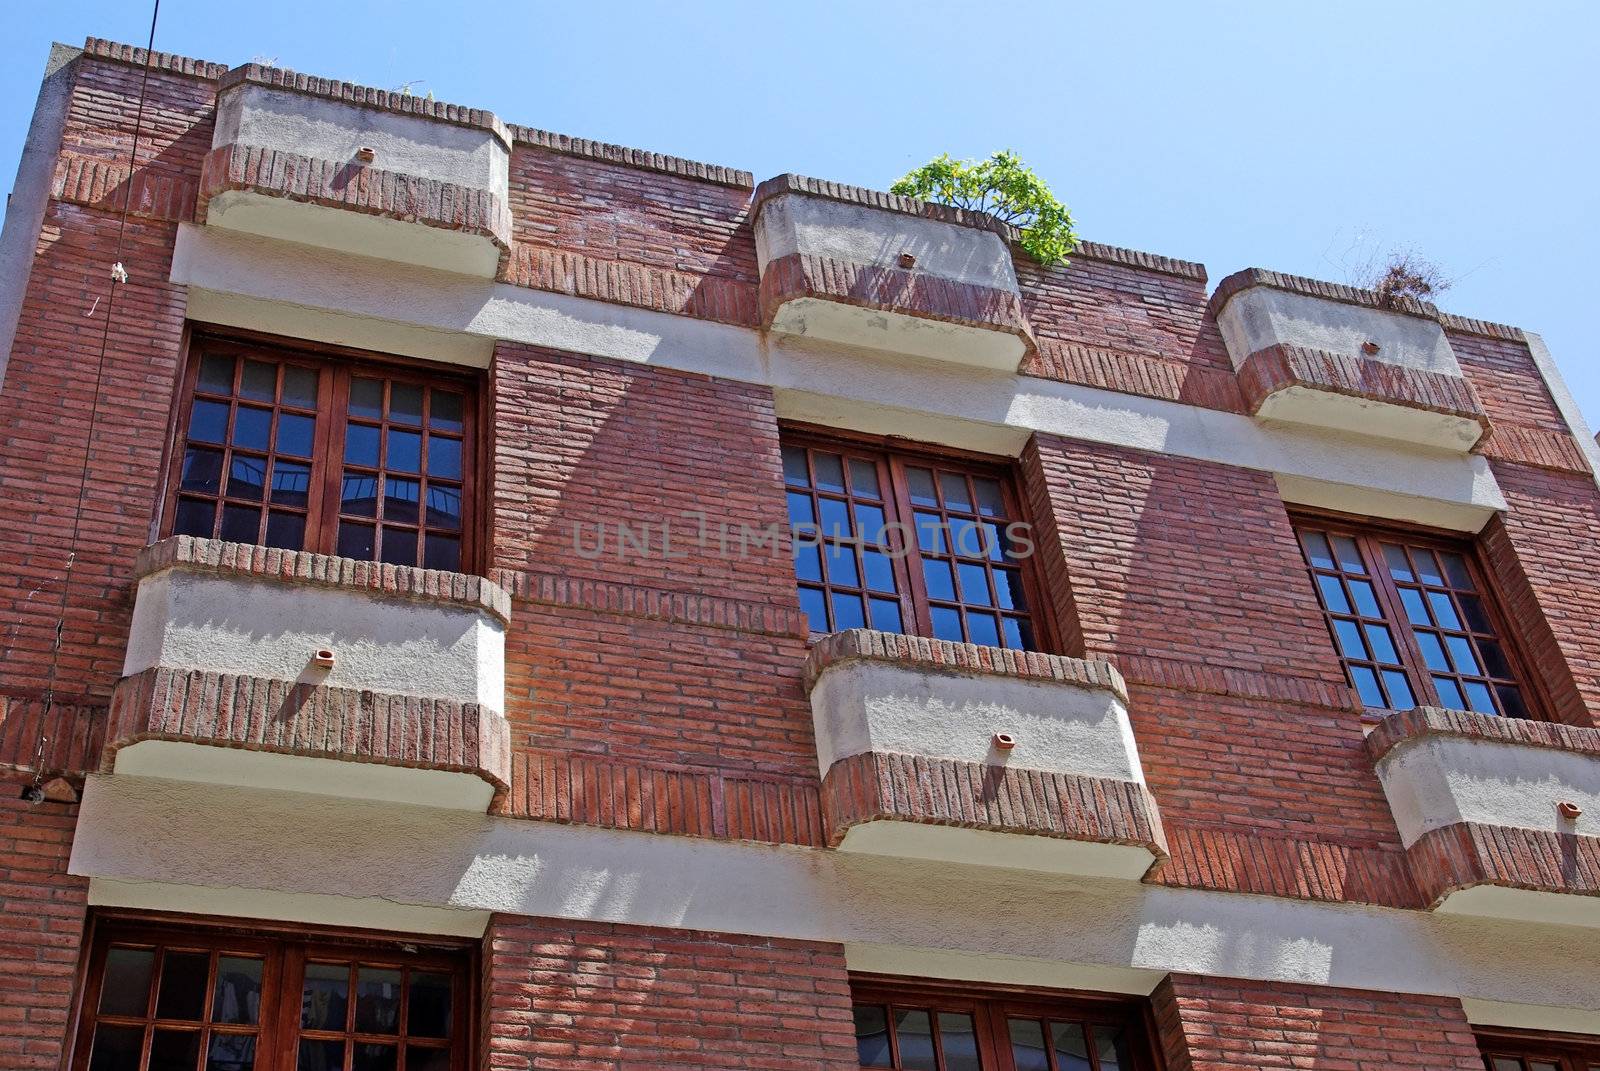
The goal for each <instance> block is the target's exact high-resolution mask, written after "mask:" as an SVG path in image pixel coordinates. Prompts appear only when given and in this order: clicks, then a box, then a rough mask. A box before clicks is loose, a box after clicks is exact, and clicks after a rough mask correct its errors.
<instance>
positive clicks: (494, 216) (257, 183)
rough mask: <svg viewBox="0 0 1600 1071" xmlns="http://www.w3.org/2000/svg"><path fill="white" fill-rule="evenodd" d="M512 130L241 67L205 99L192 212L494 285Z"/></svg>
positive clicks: (507, 228) (474, 117) (433, 105)
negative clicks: (209, 111) (206, 115)
mask: <svg viewBox="0 0 1600 1071" xmlns="http://www.w3.org/2000/svg"><path fill="white" fill-rule="evenodd" d="M510 155H511V134H510V132H509V130H508V129H507V127H506V125H505V124H504V123H502V122H501V121H500V120H499V119H497V118H496V117H495V116H494V114H493V113H491V112H484V111H478V110H475V109H470V108H460V107H457V106H455V105H450V104H441V103H438V102H435V101H429V100H424V99H422V98H420V97H414V96H406V95H401V94H397V93H389V92H385V91H383V90H375V89H366V88H363V87H359V86H351V85H346V84H345V83H342V82H330V81H327V80H325V79H318V78H307V77H306V76H304V75H297V74H295V73H294V72H292V71H284V70H281V69H278V68H274V67H262V66H260V65H259V64H249V65H247V66H244V67H239V68H236V69H234V70H232V71H229V72H228V73H227V74H226V75H224V76H223V78H222V83H221V88H220V89H219V90H218V92H217V122H216V129H215V133H214V135H213V137H212V150H211V153H210V154H209V155H208V156H207V157H206V160H205V164H204V168H203V171H202V174H201V182H200V198H199V204H198V208H197V212H196V215H197V218H198V219H200V220H201V221H202V222H204V223H206V224H207V225H208V226H213V227H224V228H229V229H232V230H239V231H246V232H249V233H251V234H259V235H265V236H267V237H271V238H281V239H284V240H286V241H291V242H300V243H304V244H308V245H316V246H323V247H326V248H329V249H338V250H342V251H344V252H348V253H357V254H360V255H362V256H368V257H378V258H382V259H386V260H396V261H402V262H405V263H408V264H419V265H423V266H426V267H430V268H435V269H438V270H441V271H448V272H456V273H459V274H463V275H475V276H482V277H485V278H489V277H493V275H494V274H495V271H496V268H497V266H498V264H499V260H500V257H501V254H502V253H504V252H505V251H506V250H507V249H509V247H510V243H511V215H510V208H509V206H508V204H507V200H506V198H507V190H508V167H509V161H510Z"/></svg>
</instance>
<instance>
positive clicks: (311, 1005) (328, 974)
mask: <svg viewBox="0 0 1600 1071" xmlns="http://www.w3.org/2000/svg"><path fill="white" fill-rule="evenodd" d="M349 1000H350V968H349V967H347V966H346V965H345V964H343V963H307V964H306V974H305V986H304V988H303V989H302V990H301V995H300V1025H301V1026H302V1027H305V1028H306V1029H308V1030H343V1029H344V1028H345V1010H346V1008H347V1006H348V1004H349Z"/></svg>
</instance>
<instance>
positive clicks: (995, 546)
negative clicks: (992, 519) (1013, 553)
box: [979, 521, 1006, 562]
mask: <svg viewBox="0 0 1600 1071" xmlns="http://www.w3.org/2000/svg"><path fill="white" fill-rule="evenodd" d="M979 527H980V529H981V530H982V532H983V551H984V553H985V554H986V555H988V557H989V560H990V561H994V562H1003V561H1005V560H1006V545H1005V540H1004V539H1002V538H1001V537H1000V529H999V527H998V526H997V525H994V524H991V523H989V522H988V521H984V522H983V523H982V524H981V525H980V526H979Z"/></svg>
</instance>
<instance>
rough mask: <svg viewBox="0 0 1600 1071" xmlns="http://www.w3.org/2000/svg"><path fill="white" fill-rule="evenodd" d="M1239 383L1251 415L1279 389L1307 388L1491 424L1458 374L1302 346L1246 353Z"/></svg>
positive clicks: (1469, 384)
mask: <svg viewBox="0 0 1600 1071" xmlns="http://www.w3.org/2000/svg"><path fill="white" fill-rule="evenodd" d="M1239 384H1240V388H1241V389H1242V390H1243V392H1244V397H1245V401H1246V403H1247V405H1248V408H1249V411H1250V412H1252V413H1256V412H1259V411H1260V409H1261V407H1262V405H1263V404H1265V402H1266V401H1267V399H1268V398H1270V397H1272V395H1274V394H1277V393H1278V392H1279V391H1283V390H1288V389H1290V388H1292V387H1307V388H1309V389H1311V390H1318V391H1327V392H1329V393H1331V394H1343V395H1347V396H1349V397H1354V398H1365V399H1368V400H1370V401H1375V402H1388V403H1389V404H1391V405H1402V406H1406V407H1407V408H1410V409H1423V410H1426V411H1428V412H1430V413H1440V414H1443V415H1445V416H1453V417H1461V418H1463V419H1466V420H1471V421H1474V422H1476V423H1477V425H1478V426H1479V427H1480V428H1483V429H1484V430H1485V431H1487V430H1488V428H1489V420H1488V418H1487V417H1486V416H1484V413H1483V406H1482V404H1481V403H1480V402H1479V401H1478V396H1477V393H1476V392H1475V391H1474V390H1473V389H1472V384H1471V383H1469V382H1468V381H1467V380H1465V379H1463V378H1461V377H1460V376H1451V375H1444V374H1442V373H1439V372H1428V371H1424V370H1422V369H1417V368H1404V367H1401V366H1399V365H1393V364H1388V363H1386V362H1384V361H1375V360H1370V359H1368V358H1365V357H1351V356H1346V355H1344V354H1338V353H1329V352H1327V351H1326V350H1314V349H1309V348H1307V347H1304V346H1291V345H1277V346H1268V347H1267V348H1266V349H1262V350H1257V351H1256V352H1255V353H1252V354H1250V356H1248V357H1246V358H1245V360H1244V364H1243V365H1241V366H1240V368H1239Z"/></svg>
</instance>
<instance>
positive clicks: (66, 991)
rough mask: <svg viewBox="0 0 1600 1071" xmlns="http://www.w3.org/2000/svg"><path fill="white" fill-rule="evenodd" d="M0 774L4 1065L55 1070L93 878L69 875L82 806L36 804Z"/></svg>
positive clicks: (0, 1033)
mask: <svg viewBox="0 0 1600 1071" xmlns="http://www.w3.org/2000/svg"><path fill="white" fill-rule="evenodd" d="M25 783H26V782H25V781H24V780H23V779H22V778H20V777H18V776H17V775H14V774H3V775H0V1067H6V1068H18V1069H22V1068H40V1069H44V1068H55V1067H57V1066H58V1064H59V1062H60V1060H61V1049H62V1043H63V1038H64V1037H65V1034H66V1027H67V1019H68V1015H69V1013H70V1009H71V1002H72V988H73V981H74V977H75V974H76V971H77V966H78V950H79V946H80V945H81V944H82V941H83V925H84V910H85V907H84V905H85V903H86V898H87V890H88V885H89V883H88V882H87V881H85V880H83V879H81V878H74V877H69V876H68V875H67V857H68V855H69V854H70V852H71V847H72V829H73V825H74V823H75V822H76V821H77V814H78V808H77V807H76V806H72V805H68V804H61V803H41V804H36V805H30V804H27V803H23V802H22V800H21V799H20V798H18V797H19V793H20V791H21V789H22V786H23V785H24V784H25Z"/></svg>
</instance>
